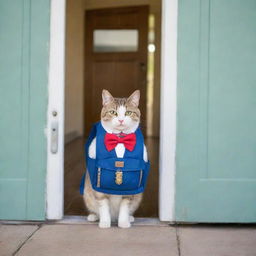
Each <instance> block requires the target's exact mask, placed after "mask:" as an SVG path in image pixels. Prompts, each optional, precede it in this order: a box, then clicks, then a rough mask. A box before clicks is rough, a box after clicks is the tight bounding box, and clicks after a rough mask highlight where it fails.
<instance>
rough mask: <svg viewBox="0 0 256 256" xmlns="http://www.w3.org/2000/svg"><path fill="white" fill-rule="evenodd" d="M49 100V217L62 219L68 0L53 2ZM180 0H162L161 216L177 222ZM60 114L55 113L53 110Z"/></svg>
mask: <svg viewBox="0 0 256 256" xmlns="http://www.w3.org/2000/svg"><path fill="white" fill-rule="evenodd" d="M50 12H51V23H50V31H51V32H50V63H49V98H48V99H49V103H48V113H47V142H48V147H47V191H46V192H47V193H46V194H47V197H46V198H47V199H46V203H47V210H46V218H47V219H62V218H63V211H64V210H63V205H64V182H63V181H64V177H63V176H64V172H63V166H64V93H65V92H64V90H65V86H64V84H65V80H64V77H65V68H64V65H65V54H64V51H65V0H52V1H51V10H50ZM177 20H178V0H162V39H161V40H162V49H161V51H162V53H161V65H162V68H161V113H162V114H161V118H160V155H159V218H160V220H161V221H175V216H174V212H175V211H174V209H175V151H176V108H177V107H176V104H177V103H176V95H177V94H176V89H177V32H178V29H177V23H178V22H177ZM54 110H55V111H56V112H57V113H58V114H57V116H56V117H54V116H53V115H52V111H54ZM53 121H57V122H58V127H59V137H58V147H59V150H58V152H57V154H52V153H51V150H50V144H51V143H50V142H51V141H50V140H51V124H52V122H53Z"/></svg>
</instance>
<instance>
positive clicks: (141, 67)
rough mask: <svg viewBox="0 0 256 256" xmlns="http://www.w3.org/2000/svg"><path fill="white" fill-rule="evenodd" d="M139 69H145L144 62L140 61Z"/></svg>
mask: <svg viewBox="0 0 256 256" xmlns="http://www.w3.org/2000/svg"><path fill="white" fill-rule="evenodd" d="M140 69H141V71H146V64H145V63H144V62H140Z"/></svg>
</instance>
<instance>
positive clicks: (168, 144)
mask: <svg viewBox="0 0 256 256" xmlns="http://www.w3.org/2000/svg"><path fill="white" fill-rule="evenodd" d="M177 34H178V0H162V49H161V51H162V52H161V98H160V102H161V105H160V107H161V111H160V113H161V116H160V150H159V218H160V220H161V221H175V171H176V165H175V153H176V115H177V113H176V109H177Z"/></svg>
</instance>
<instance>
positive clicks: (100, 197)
mask: <svg viewBox="0 0 256 256" xmlns="http://www.w3.org/2000/svg"><path fill="white" fill-rule="evenodd" d="M139 99H140V91H139V90H136V91H135V92H134V93H133V94H132V95H131V96H130V97H128V98H114V97H113V96H112V95H111V94H110V93H109V92H108V91H107V90H103V91H102V105H103V106H102V110H101V124H102V126H103V128H104V129H105V130H106V131H107V132H108V133H114V134H118V133H121V132H122V133H125V134H129V133H133V132H135V130H136V129H137V128H138V126H139V123H140V115H141V114H140V110H139V108H138V106H139ZM115 151H116V155H117V157H118V158H123V156H124V152H125V147H124V145H123V144H122V143H118V144H117V146H116V147H115ZM89 157H90V158H94V159H95V158H96V139H95V138H94V139H93V141H92V142H91V145H90V146H89ZM143 159H144V161H146V162H147V161H148V155H147V149H146V147H145V145H144V152H143ZM141 200H142V193H140V194H135V195H125V196H124V195H110V194H104V193H101V192H97V191H95V190H93V189H92V186H91V181H90V178H89V174H88V171H87V172H86V181H85V188H84V201H85V204H86V206H87V208H88V210H89V213H90V214H89V215H88V217H87V219H88V221H97V220H99V227H100V228H109V227H110V226H111V221H117V222H118V226H119V227H120V228H129V227H130V226H131V222H133V221H134V217H133V214H134V212H135V211H136V209H137V208H138V207H139V205H140V202H141Z"/></svg>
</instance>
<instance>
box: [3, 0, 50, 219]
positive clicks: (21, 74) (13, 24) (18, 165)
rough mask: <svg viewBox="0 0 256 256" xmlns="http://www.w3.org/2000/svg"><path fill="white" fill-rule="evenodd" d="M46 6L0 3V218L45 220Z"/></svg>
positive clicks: (43, 3)
mask: <svg viewBox="0 0 256 256" xmlns="http://www.w3.org/2000/svg"><path fill="white" fill-rule="evenodd" d="M49 4H50V3H49V1H44V0H38V1H30V0H16V1H1V3H0V42H1V43H0V56H1V58H0V123H1V125H0V145H1V147H0V219H9V220H43V219H45V205H46V202H45V185H46V184H45V179H46V160H47V159H46V137H45V132H44V129H45V127H46V112H47V86H48V75H47V72H48V57H49V55H48V51H49V47H48V45H49V28H50V24H49V21H50V17H49V9H50V5H49Z"/></svg>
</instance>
